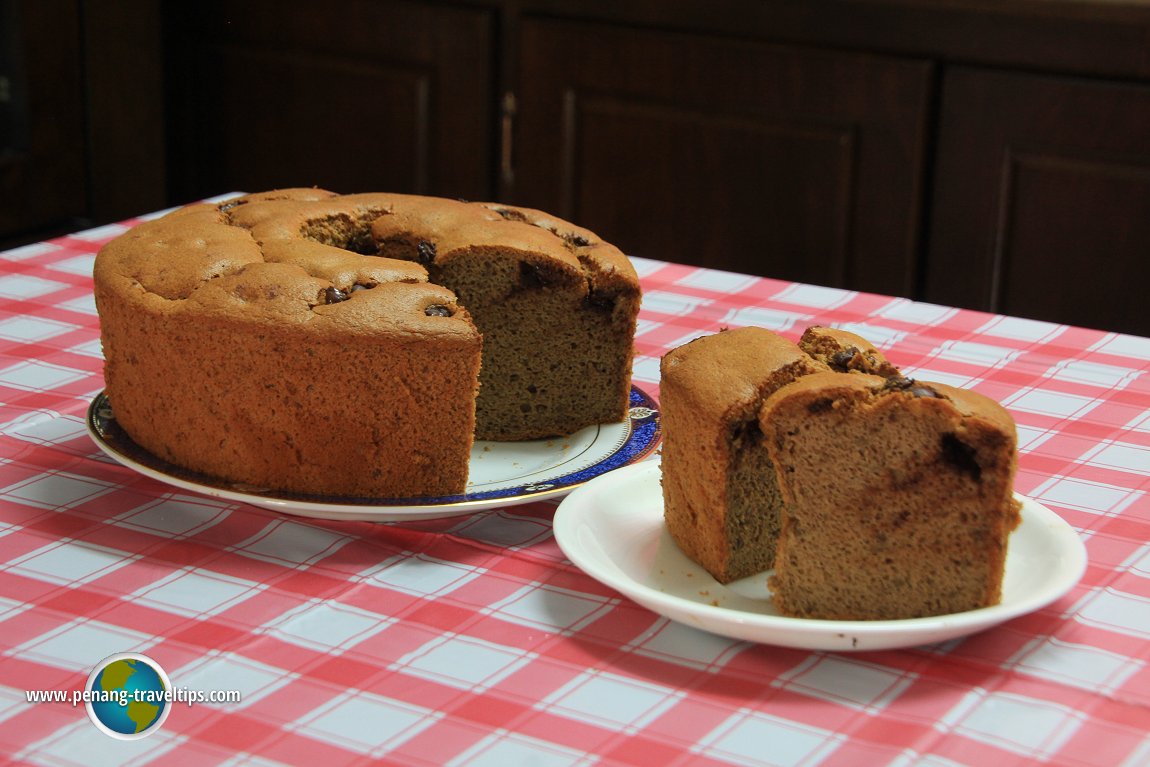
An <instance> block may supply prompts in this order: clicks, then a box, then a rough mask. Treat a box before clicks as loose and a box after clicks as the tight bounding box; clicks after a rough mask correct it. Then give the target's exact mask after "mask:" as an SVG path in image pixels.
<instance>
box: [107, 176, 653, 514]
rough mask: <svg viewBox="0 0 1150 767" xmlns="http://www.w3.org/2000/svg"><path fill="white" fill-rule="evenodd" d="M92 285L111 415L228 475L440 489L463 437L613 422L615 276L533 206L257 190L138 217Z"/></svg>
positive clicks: (250, 480)
mask: <svg viewBox="0 0 1150 767" xmlns="http://www.w3.org/2000/svg"><path fill="white" fill-rule="evenodd" d="M94 276H95V293H96V303H97V308H98V310H99V314H100V322H101V340H102V343H103V347H104V354H105V359H106V366H105V379H106V391H107V394H108V397H109V399H110V401H111V403H112V406H113V408H114V409H115V413H116V418H117V420H118V422H119V423H120V425H121V426H122V427H123V428H124V430H125V431H126V432H127V433H128V434H129V435H130V436H131V437H132V438H133V440H135V441H136V442H137V443H139V444H140V445H141V446H142V447H144V448H145V449H147V450H149V451H150V452H152V453H154V454H156V455H157V456H159V457H161V458H164V459H165V460H168V461H169V462H171V463H173V464H176V465H179V466H182V467H184V468H188V469H192V470H193V471H199V472H202V473H205V474H209V475H212V476H214V477H217V478H222V479H225V480H230V481H232V482H235V483H240V484H243V485H247V486H252V487H255V488H266V489H271V490H277V491H288V492H296V493H307V494H320V495H337V496H366V497H379V498H404V497H419V496H438V495H449V494H454V493H460V492H462V491H463V490H464V489H465V486H466V481H467V469H468V460H469V455H470V448H471V444H472V440H473V438H474V437H475V436H476V435H478V436H479V438H482V439H499V440H521V439H531V438H537V437H546V436H554V435H560V434H568V433H571V432H574V431H577V430H578V429H580V428H583V427H585V426H589V425H592V424H596V423H602V422H610V421H620V420H622V419H623V418H624V417H625V416H626V412H627V406H628V395H629V391H630V366H631V358H632V353H633V352H632V349H633V337H634V328H635V320H636V316H637V314H638V308H639V300H640V289H639V284H638V279H637V277H636V275H635V272H634V269H633V268H632V267H631V265H630V262H629V260H628V259H627V258H626V257H625V256H624V255H623V254H622V253H621V252H619V251H618V249H616V248H615V247H614V246H612V245H610V244H608V243H605V242H603V241H602V240H600V239H599V238H598V237H596V236H595V235H594V234H593V233H591V232H589V231H587V230H585V229H582V228H579V227H576V226H575V225H573V224H570V223H568V222H564V221H561V220H559V219H555V218H553V217H550V216H547V215H546V214H544V213H542V212H539V211H534V210H530V209H523V208H513V207H510V206H503V205H496V204H490V203H464V202H459V201H455V200H443V199H438V198H427V197H416V196H410V195H393V194H362V195H336V194H333V193H331V192H326V191H323V190H317V189H286V190H278V191H274V192H267V193H262V194H254V195H246V196H243V197H239V198H236V199H233V200H228V201H225V202H223V203H219V204H206V203H205V204H199V205H191V206H188V207H185V208H181V209H179V210H176V211H174V212H172V213H170V214H168V215H166V216H163V217H161V218H158V219H155V220H152V221H147V222H144V223H141V224H139V225H138V226H136V227H134V228H133V229H131V230H129V231H128V232H127V233H125V234H124V235H122V236H120V237H119V238H117V239H115V240H113V241H112V242H110V243H109V244H108V245H106V246H105V247H104V248H103V249H102V250H101V251H100V253H99V255H98V257H97V260H96V266H95V273H94ZM464 296H466V301H465V300H464V299H463V297H464ZM469 304H470V305H469ZM477 403H478V404H477Z"/></svg>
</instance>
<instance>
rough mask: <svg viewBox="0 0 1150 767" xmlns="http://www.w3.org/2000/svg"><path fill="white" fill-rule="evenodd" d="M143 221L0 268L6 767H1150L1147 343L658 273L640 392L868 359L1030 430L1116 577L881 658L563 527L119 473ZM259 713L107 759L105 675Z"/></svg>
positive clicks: (510, 514) (744, 280) (1032, 475)
mask: <svg viewBox="0 0 1150 767" xmlns="http://www.w3.org/2000/svg"><path fill="white" fill-rule="evenodd" d="M132 223H133V222H127V223H125V224H123V225H115V226H107V227H102V228H100V229H96V230H93V231H87V232H81V233H78V234H76V235H73V236H70V237H63V238H60V239H56V240H52V241H48V242H44V243H41V244H36V245H30V246H27V247H23V248H18V249H16V250H12V251H8V252H7V253H2V254H0V761H2V760H3V759H4V758H7V759H11V760H12V761H14V762H18V763H27V764H45V765H72V764H75V765H94V764H129V763H130V764H165V765H179V764H189V765H197V766H199V765H215V764H221V765H222V764H227V765H233V764H258V765H275V764H323V765H326V766H327V767H335V765H344V764H365V763H368V762H370V761H373V760H383V761H385V762H388V763H394V764H411V765H455V764H469V765H499V766H500V767H504V766H506V765H517V764H532V765H548V766H549V765H555V766H559V765H590V764H609V765H611V764H620V765H621V764H635V765H652V764H661V765H668V766H670V765H682V764H693V765H694V764H698V765H785V766H788V767H789V766H791V765H794V766H796V767H797V766H799V765H801V766H803V767H813V766H814V765H819V766H821V767H832V766H837V765H868V766H869V765H898V766H900V767H901V766H902V765H936V766H941V765H978V766H980V767H981V766H982V765H997V766H998V767H1006V766H1007V765H1021V764H1030V763H1033V762H1048V763H1052V764H1059V765H1106V766H1107V767H1113V766H1116V765H1147V764H1150V339H1146V338H1138V337H1132V336H1126V335H1119V334H1114V333H1105V332H1100V331H1096V330H1086V329H1082V328H1076V327H1067V326H1063V325H1053V324H1048V323H1043V322H1035V321H1030V320H1022V319H1016V318H1010V317H1002V316H992V315H988V314H981V313H976V312H971V311H964V310H956V309H952V308H947V307H943V306H934V305H927V304H922V303H914V302H911V301H908V300H905V299H895V298H888V297H882V296H877V295H867V294H859V293H854V292H849V291H843V290H835V289H828V288H821V287H813V286H809V285H800V284H792V283H786V282H779V281H774V280H767V279H759V278H753V277H747V276H742V275H737V274H730V273H722V272H716V271H710V270H705V269H698V268H693V267H688V266H681V265H674V264H668V263H663V262H659V261H652V260H644V259H636V266H637V268H638V269H639V271H640V274H641V277H642V280H643V284H644V288H645V298H644V302H643V312H642V315H641V320H640V324H639V330H638V336H637V338H636V344H637V349H638V357H637V359H636V363H635V378H636V381H637V383H638V384H639V385H640V386H641V387H643V388H645V389H646V390H648V391H649V392H650V393H652V394H657V393H658V360H659V357H660V356H661V355H662V354H663V353H665V352H666V351H667V350H669V349H671V348H673V347H675V346H677V345H679V344H681V343H683V342H685V341H687V340H689V339H691V338H694V337H696V336H698V335H700V334H703V333H710V332H714V331H716V330H718V329H719V328H721V327H724V326H728V327H737V326H743V325H760V326H765V327H768V328H772V329H776V330H779V331H780V332H782V333H783V334H785V335H789V336H791V337H797V335H798V334H799V333H801V331H802V330H803V329H804V328H805V327H806V326H807V325H810V324H834V325H838V326H843V327H847V328H849V329H852V330H855V331H856V332H859V333H861V334H863V335H864V336H866V337H868V338H869V339H871V340H872V341H874V342H876V343H877V344H879V345H880V346H881V347H883V348H884V349H886V350H887V351H888V354H889V356H890V357H892V358H893V360H894V361H895V362H896V363H898V364H900V365H902V366H903V367H904V369H906V370H907V371H908V372H909V373H910V374H912V375H915V376H918V377H921V378H926V379H930V380H935V381H944V382H947V383H952V384H958V385H961V386H967V387H972V388H975V389H977V390H979V391H982V392H984V393H986V394H988V395H990V396H991V397H994V398H996V399H998V400H1000V401H1001V402H1003V403H1004V404H1005V405H1006V406H1007V407H1008V408H1009V409H1010V410H1011V412H1012V413H1013V414H1014V416H1015V418H1016V420H1017V422H1018V427H1019V435H1020V446H1021V457H1020V472H1019V475H1018V482H1017V489H1018V491H1019V492H1020V493H1023V494H1025V495H1029V496H1032V497H1034V498H1036V499H1038V500H1039V501H1041V502H1042V503H1043V504H1045V505H1046V506H1047V507H1049V508H1050V509H1052V510H1054V511H1056V512H1057V513H1058V514H1059V515H1061V516H1062V517H1063V518H1064V519H1065V520H1066V521H1067V522H1069V523H1070V525H1072V526H1073V527H1074V528H1075V529H1076V530H1077V531H1078V532H1079V534H1080V535H1081V537H1082V539H1083V541H1084V542H1085V545H1086V547H1087V551H1088V554H1089V558H1090V563H1089V566H1088V568H1087V571H1086V574H1085V577H1084V578H1083V580H1082V582H1081V583H1080V584H1079V585H1078V586H1077V587H1076V588H1075V589H1074V590H1073V591H1072V592H1071V593H1070V594H1069V595H1068V596H1066V597H1065V598H1063V599H1061V600H1059V601H1057V602H1055V603H1054V604H1053V605H1051V606H1050V607H1047V608H1045V609H1042V610H1039V611H1038V612H1036V613H1033V614H1031V615H1027V616H1025V617H1022V618H1018V619H1016V620H1013V621H1011V622H1009V623H1006V624H1004V625H1001V626H999V627H996V628H993V629H991V630H988V631H986V632H984V633H982V634H978V635H975V636H971V637H968V638H966V639H962V640H955V641H951V642H947V643H944V644H941V645H934V646H927V647H921V648H915V649H910V650H899V651H882V652H874V653H859V654H836V653H823V652H806V651H799V650H791V649H780V648H776V647H769V646H762V645H755V644H749V643H743V642H738V641H733V640H728V639H725V638H722V637H718V636H714V635H709V634H704V633H702V632H699V631H697V630H695V629H692V628H688V627H685V626H683V625H679V624H676V623H672V622H669V621H668V620H666V619H664V618H662V617H659V616H657V615H655V614H653V613H651V612H649V611H647V610H645V609H643V608H640V607H638V606H637V605H635V604H634V603H632V602H630V601H629V600H627V599H626V598H623V597H622V596H620V595H619V594H618V593H616V592H614V591H612V590H611V589H609V588H607V587H604V586H602V585H600V584H599V583H597V582H596V581H594V580H592V579H591V578H589V577H588V576H586V575H584V574H583V573H582V572H580V571H579V570H578V569H576V568H575V567H573V566H572V565H571V564H570V563H569V562H567V561H566V560H565V558H564V557H563V555H562V553H561V552H560V550H559V548H558V547H557V546H556V544H555V542H554V540H553V538H552V535H551V517H552V515H553V513H554V509H555V506H554V503H537V504H530V505H524V506H514V507H508V508H505V509H496V510H493V511H487V512H482V513H477V514H475V515H473V516H465V517H456V518H450V519H444V520H437V521H426V522H421V523H414V524H373V523H360V522H356V523H338V522H324V521H313V520H308V519H301V518H295V517H287V516H282V515H279V514H277V513H275V512H272V511H266V510H262V509H258V508H254V507H251V506H247V505H243V504H238V503H232V502H227V501H223V500H218V499H213V498H210V497H206V496H199V495H195V494H191V493H187V492H181V491H176V490H174V489H172V488H171V487H169V486H166V485H163V484H160V483H158V482H156V481H153V480H150V479H147V478H145V477H142V476H140V475H138V474H135V473H133V472H132V471H130V470H128V469H126V468H123V467H121V466H120V465H118V464H116V463H114V462H112V461H110V460H108V459H106V458H104V457H103V455H102V454H101V453H100V452H99V451H98V450H97V449H96V447H95V446H94V444H93V443H92V441H91V440H90V439H89V437H88V435H87V433H86V431H85V426H84V416H85V411H86V409H87V407H88V404H89V402H90V401H91V399H92V397H93V396H94V395H95V394H96V393H97V392H98V391H99V390H100V389H101V388H102V385H103V381H102V378H101V367H102V359H101V352H100V345H99V341H98V322H97V317H96V312H95V307H94V304H93V299H92V284H91V269H92V262H93V258H94V254H95V252H96V251H97V249H98V248H99V247H100V245H101V244H103V243H104V242H106V241H107V240H108V239H109V238H111V237H113V236H114V235H116V234H119V233H120V232H122V231H124V230H125V229H126V228H127V227H128V226H130V225H131V224H132ZM125 652H135V653H142V654H145V655H146V656H147V657H149V658H151V659H153V660H155V661H156V662H157V663H158V664H159V665H160V666H162V667H163V669H164V670H165V671H166V672H167V674H168V675H169V677H170V679H171V683H172V684H173V686H176V687H181V688H186V689H189V690H201V691H204V690H238V691H240V692H241V693H242V698H241V700H240V702H238V703H237V702H230V703H218V704H212V703H197V704H195V705H190V706H187V705H176V706H175V707H174V708H173V710H172V713H171V714H170V716H169V717H168V719H167V720H166V721H165V723H164V724H163V726H162V727H161V728H160V729H158V730H157V731H156V732H155V733H154V734H151V735H149V736H148V737H146V738H143V739H140V740H133V741H121V740H116V739H113V738H111V737H108V736H107V735H105V734H104V733H103V732H101V731H100V730H98V729H97V728H96V727H95V726H94V725H93V723H92V722H91V721H89V719H88V717H87V715H86V714H85V712H84V708H83V706H82V705H80V706H78V707H77V706H73V705H72V704H71V703H67V702H40V703H33V702H29V694H30V691H36V690H64V691H79V690H83V689H84V687H85V684H86V681H87V678H88V675H89V674H90V673H91V672H92V671H93V669H94V668H95V667H96V665H97V664H98V663H99V662H100V661H101V660H102V659H104V658H106V657H107V656H110V655H113V654H116V653H125Z"/></svg>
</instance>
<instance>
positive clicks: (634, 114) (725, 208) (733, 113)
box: [513, 19, 932, 295]
mask: <svg viewBox="0 0 1150 767" xmlns="http://www.w3.org/2000/svg"><path fill="white" fill-rule="evenodd" d="M521 51H522V56H521V60H520V70H521V74H520V109H519V116H518V125H517V128H518V130H517V134H516V138H517V144H516V149H517V163H516V169H517V175H516V181H515V188H514V195H513V196H514V198H515V199H516V201H518V202H521V203H523V204H530V205H535V206H537V207H543V208H546V209H552V210H555V211H556V212H557V213H559V214H560V215H564V216H567V217H569V218H572V219H573V220H575V221H578V222H579V223H582V224H585V225H587V226H589V227H590V228H592V229H595V230H597V231H598V232H599V233H600V234H601V235H603V236H605V237H608V238H609V239H611V240H613V241H615V242H616V243H618V244H619V245H620V246H621V247H623V248H624V249H626V250H628V251H629V252H631V253H634V254H635V255H647V256H651V257H654V258H661V259H666V260H671V261H679V262H683V263H692V264H698V265H703V266H709V267H714V268H721V269H735V270H739V271H745V272H750V273H754V274H762V275H766V276H774V277H783V278H788V279H798V280H804V281H809V282H816V283H820V284H827V285H836V286H845V287H853V288H859V289H863V290H876V291H883V292H889V293H897V294H901V295H910V294H912V293H913V291H914V289H915V285H916V279H917V273H916V266H917V252H918V246H919V243H918V239H919V224H918V215H919V211H920V200H919V195H920V187H921V178H922V170H923V156H924V155H923V153H924V145H925V125H926V120H927V110H928V106H929V94H930V89H931V72H932V69H931V65H930V64H928V63H926V62H922V61H917V60H902V59H893V58H884V57H878V56H870V55H863V54H851V53H842V52H827V51H818V50H811V49H798V48H790V47H785V46H773V45H766V44H759V43H748V42H741V41H735V40H727V39H722V38H714V37H705V36H701V35H699V36H694V35H681V34H674V33H660V32H652V31H636V30H623V29H618V28H613V27H610V26H606V25H591V24H576V23H568V22H557V21H550V20H542V19H531V20H528V21H525V22H524V24H523V27H522V45H521Z"/></svg>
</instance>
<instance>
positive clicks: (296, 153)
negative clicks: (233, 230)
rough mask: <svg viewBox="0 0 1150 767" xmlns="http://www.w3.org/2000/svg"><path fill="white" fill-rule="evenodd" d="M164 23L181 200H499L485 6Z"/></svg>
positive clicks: (202, 14) (371, 2) (203, 16)
mask: <svg viewBox="0 0 1150 767" xmlns="http://www.w3.org/2000/svg"><path fill="white" fill-rule="evenodd" d="M205 6H206V7H205ZM181 9H182V10H181ZM271 17H274V18H275V19H276V23H275V24H270V25H269V24H267V23H266V20H267V19H268V18H271ZM169 21H170V27H171V30H170V33H169V36H170V37H171V38H172V39H173V40H174V41H175V42H174V44H173V46H172V66H171V69H172V71H173V80H174V83H175V88H174V93H175V96H174V104H173V107H174V111H175V114H176V115H177V119H176V120H175V121H174V124H173V134H174V135H173V144H174V145H175V146H176V148H177V149H176V151H175V152H174V158H173V176H174V183H173V187H174V189H175V194H176V195H178V196H180V197H183V198H194V197H197V196H203V195H205V194H214V193H219V192H221V191H227V190H231V189H244V190H260V189H269V188H273V187H278V186H309V185H318V186H324V187H328V188H330V189H333V190H334V191H339V192H364V191H395V192H408V193H420V194H438V195H444V196H452V197H468V198H473V199H485V198H489V197H491V196H492V194H493V192H494V185H493V179H492V169H493V152H494V146H493V123H494V120H495V111H494V110H495V103H496V97H495V94H494V70H495V59H494V55H495V54H494V50H493V44H494V43H493V38H494V28H495V22H494V17H493V13H492V11H490V10H489V9H484V8H463V7H454V6H450V5H439V4H430V3H427V4H425V3H418V2H401V1H397V0H390V1H389V0H332V2H329V3H328V4H327V5H326V6H325V8H324V9H323V11H322V12H317V6H316V5H315V4H314V3H308V2H303V1H302V0H279V1H278V2H276V1H274V0H251V1H250V2H245V3H240V4H233V3H228V4H223V3H219V2H204V3H195V4H188V5H187V6H186V7H185V6H178V7H176V9H175V10H173V16H172V17H171V18H170V19H169Z"/></svg>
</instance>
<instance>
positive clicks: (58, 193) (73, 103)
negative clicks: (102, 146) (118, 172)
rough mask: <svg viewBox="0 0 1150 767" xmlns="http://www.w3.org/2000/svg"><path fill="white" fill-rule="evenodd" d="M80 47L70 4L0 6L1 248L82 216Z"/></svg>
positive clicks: (11, 2) (7, 2)
mask: <svg viewBox="0 0 1150 767" xmlns="http://www.w3.org/2000/svg"><path fill="white" fill-rule="evenodd" d="M80 42H81V28H80V15H79V13H78V12H77V9H76V7H75V4H74V3H71V2H62V0H46V1H45V2H39V3H26V2H25V3H20V2H15V0H2V1H0V50H2V51H3V54H2V55H0V141H2V142H3V143H2V145H0V242H3V241H5V240H6V239H10V238H12V239H14V238H16V237H17V236H18V235H20V234H22V233H25V232H27V233H30V235H31V236H36V234H37V233H39V232H42V231H47V232H51V231H53V230H54V229H57V228H59V227H66V226H67V225H68V224H70V223H71V222H73V221H76V220H78V219H80V218H81V217H82V216H83V215H84V213H85V211H86V210H87V205H88V198H87V193H86V189H85V180H86V172H85V166H84V161H85V157H84V142H85V135H86V134H85V129H84V109H83V106H84V81H83V77H82V72H83V70H82V68H81V66H80V63H81V61H82V56H81V46H80Z"/></svg>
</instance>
